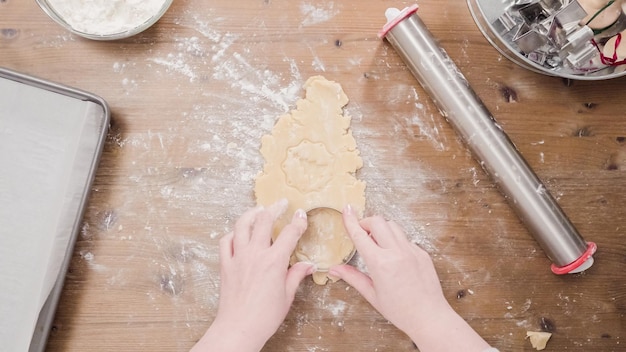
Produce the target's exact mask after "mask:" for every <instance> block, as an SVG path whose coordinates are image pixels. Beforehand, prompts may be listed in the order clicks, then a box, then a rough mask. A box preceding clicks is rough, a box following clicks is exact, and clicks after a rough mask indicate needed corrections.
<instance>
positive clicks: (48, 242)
mask: <svg viewBox="0 0 626 352" xmlns="http://www.w3.org/2000/svg"><path fill="white" fill-rule="evenodd" d="M109 122H110V110H109V107H108V105H107V103H106V102H105V101H104V100H103V99H102V98H100V97H98V96H96V95H93V94H91V93H88V92H85V91H82V90H79V89H75V88H70V87H67V86H64V85H61V84H57V83H53V82H49V81H46V80H43V79H40V78H36V77H32V76H29V75H26V74H23V73H19V72H15V71H13V70H9V69H5V68H0V298H1V299H0V327H2V329H0V346H3V347H2V348H6V349H5V350H6V351H15V352H21V351H24V352H25V351H29V352H42V351H44V350H45V347H46V343H47V338H48V334H49V332H50V328H51V326H52V322H53V319H54V315H55V312H56V307H57V303H58V302H59V298H60V296H61V291H62V288H63V283H64V281H65V274H66V271H67V269H68V266H69V263H70V259H71V257H72V252H73V249H74V244H75V242H76V238H77V236H78V233H79V232H80V227H81V222H82V217H83V213H84V210H85V208H86V203H87V198H88V196H89V191H90V189H91V186H92V183H93V179H94V175H95V171H96V168H97V165H98V163H99V160H100V156H101V154H102V150H103V146H104V142H105V138H106V134H107V131H108V128H109Z"/></svg>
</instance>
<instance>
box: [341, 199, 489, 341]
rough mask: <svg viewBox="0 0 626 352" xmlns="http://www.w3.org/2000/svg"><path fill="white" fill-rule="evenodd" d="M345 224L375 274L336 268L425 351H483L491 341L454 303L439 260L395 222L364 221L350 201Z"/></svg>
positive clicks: (345, 213)
mask: <svg viewBox="0 0 626 352" xmlns="http://www.w3.org/2000/svg"><path fill="white" fill-rule="evenodd" d="M344 224H345V226H346V230H347V231H348V233H349V234H350V237H351V238H352V241H353V242H354V245H355V247H356V248H357V250H358V251H359V254H360V255H361V257H362V258H363V260H364V262H365V265H366V266H367V269H368V272H369V276H368V275H366V274H364V273H362V272H360V271H359V270H357V269H356V268H355V267H353V266H350V265H338V266H335V267H333V268H331V269H330V272H329V273H330V274H331V275H333V276H337V277H339V278H341V279H343V280H344V281H346V282H347V283H348V284H350V285H351V286H352V287H354V288H355V289H356V290H357V291H359V292H360V293H361V295H363V297H364V298H365V299H366V300H367V301H368V302H370V304H371V305H372V306H373V307H374V308H375V309H376V310H378V311H379V312H380V313H381V314H382V315H383V316H384V317H385V318H386V319H388V320H389V321H390V322H391V323H392V324H394V325H395V326H396V327H398V328H399V329H400V330H402V331H404V332H405V333H406V334H407V335H409V336H410V337H411V339H412V340H413V342H415V344H416V345H417V346H418V348H419V349H420V351H423V352H431V351H483V350H485V349H487V348H489V345H488V344H487V343H486V342H485V341H484V340H483V339H482V338H481V337H480V336H479V335H478V334H477V333H476V332H475V331H474V330H473V329H472V328H471V327H470V326H469V325H467V323H465V321H464V320H463V319H462V318H461V317H460V316H459V315H458V314H456V312H454V310H453V309H452V308H451V307H450V305H449V304H448V302H447V301H446V299H445V297H444V295H443V291H442V289H441V284H440V282H439V277H438V276H437V272H436V271H435V267H434V265H433V262H432V260H431V258H430V256H429V255H428V253H426V252H425V251H424V250H422V249H421V248H420V247H418V246H417V245H415V244H413V243H411V242H410V241H409V240H408V238H407V236H406V234H405V233H404V231H403V230H402V229H401V228H400V227H399V226H398V225H397V224H396V223H395V222H393V221H386V220H384V219H383V218H381V217H378V216H375V217H370V218H365V219H363V220H361V221H359V220H358V219H357V217H356V216H355V215H354V214H353V212H352V209H351V208H350V206H347V207H346V208H345V209H344Z"/></svg>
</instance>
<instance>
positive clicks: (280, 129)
mask: <svg viewBox="0 0 626 352" xmlns="http://www.w3.org/2000/svg"><path fill="white" fill-rule="evenodd" d="M304 88H305V90H306V97H305V99H300V100H298V102H297V103H296V109H295V110H292V111H291V112H290V113H288V114H285V115H283V116H281V117H280V118H279V119H278V121H277V122H276V125H275V126H274V128H273V130H272V132H271V134H268V135H265V136H263V138H262V140H261V154H262V155H263V158H264V160H265V165H264V167H263V171H262V172H261V173H260V174H259V175H258V176H257V178H256V185H255V189H254V192H255V196H256V200H257V203H258V204H259V205H263V206H268V205H271V204H273V203H275V202H276V201H278V200H280V199H282V198H287V199H288V200H289V206H288V209H287V211H286V212H285V214H284V215H283V216H282V217H281V218H280V219H278V221H277V224H276V227H275V232H274V235H273V237H274V239H275V238H276V237H277V236H278V235H279V234H280V231H281V230H282V228H283V227H284V226H285V225H286V224H288V223H289V222H290V221H291V218H292V216H293V214H294V212H295V211H296V210H297V209H305V210H311V209H314V208H319V207H326V208H333V209H343V208H344V206H345V205H346V204H350V205H351V206H352V207H353V208H354V210H355V212H357V214H358V215H359V216H361V215H362V214H363V209H364V207H365V182H363V181H360V180H358V179H357V178H356V177H355V173H356V171H357V170H358V169H360V168H361V167H362V166H363V161H362V160H361V157H360V156H359V150H358V149H357V146H356V141H355V140H354V137H353V136H352V132H351V130H350V120H351V118H350V116H348V115H345V114H343V107H344V106H345V105H346V104H347V103H348V97H347V96H346V94H345V93H344V92H343V89H342V88H341V85H339V84H338V83H336V82H333V81H329V80H327V79H326V78H324V77H322V76H314V77H311V78H309V79H308V80H307V81H306V83H305V84H304ZM315 217H316V216H311V217H310V219H309V221H310V222H311V221H312V219H313V218H315ZM347 243H348V245H346V237H345V235H335V236H328V237H323V236H303V238H302V239H301V240H300V243H299V244H298V247H297V248H296V251H295V252H294V253H293V255H292V257H291V263H292V264H293V263H295V262H297V261H299V260H306V261H314V260H317V259H321V258H322V257H319V256H317V254H321V253H326V254H332V257H331V258H328V257H326V256H324V258H323V259H324V262H319V263H316V264H317V265H318V267H320V268H322V267H323V266H326V268H322V269H328V267H330V266H332V265H335V264H340V263H342V261H343V259H344V258H345V257H346V256H349V255H350V253H351V252H352V251H353V250H354V245H353V244H352V242H351V241H349V239H348V242H347ZM308 249H311V250H313V251H314V252H315V253H317V254H315V253H305V252H306V250H308ZM329 279H331V280H332V281H335V280H336V279H335V278H332V277H328V275H327V274H326V273H325V272H317V273H315V274H314V275H313V280H314V281H315V282H316V283H317V284H320V285H324V284H326V283H327V282H328V280H329Z"/></svg>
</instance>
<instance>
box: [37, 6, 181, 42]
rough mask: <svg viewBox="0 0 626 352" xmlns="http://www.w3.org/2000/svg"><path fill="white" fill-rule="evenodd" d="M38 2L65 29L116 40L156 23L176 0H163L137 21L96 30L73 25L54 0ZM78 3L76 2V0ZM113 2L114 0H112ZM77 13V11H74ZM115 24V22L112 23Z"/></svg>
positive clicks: (80, 34)
mask: <svg viewBox="0 0 626 352" xmlns="http://www.w3.org/2000/svg"><path fill="white" fill-rule="evenodd" d="M36 1H37V4H38V5H39V7H41V9H42V10H43V11H44V12H45V13H46V14H47V15H48V16H49V17H50V18H52V19H53V20H54V21H55V22H57V23H58V24H60V25H61V26H63V27H64V28H65V29H67V30H69V31H70V32H72V33H75V34H77V35H79V36H81V37H84V38H88V39H93V40H116V39H124V38H128V37H131V36H133V35H136V34H138V33H141V32H143V31H145V30H146V29H148V28H150V27H151V26H152V25H153V24H155V23H156V22H157V21H158V20H159V19H160V18H161V17H162V16H163V15H164V14H165V12H167V10H168V9H169V7H170V5H171V4H172V2H173V1H174V0H163V1H162V3H163V5H161V6H160V7H159V8H158V10H155V11H153V12H150V13H148V14H145V15H146V16H142V17H140V18H139V19H137V21H136V22H137V23H126V24H123V25H120V26H119V28H115V27H110V28H108V29H107V30H106V31H99V30H98V29H97V28H94V30H90V29H88V28H87V29H86V28H78V27H80V26H77V25H72V20H71V19H67V18H66V17H64V16H63V15H62V12H63V11H59V10H57V9H55V7H54V5H53V4H54V1H51V0H36ZM74 3H76V2H74ZM111 3H113V1H111ZM72 12H74V13H75V11H72ZM115 19H116V18H114V17H113V18H111V22H113V21H114V20H115ZM111 24H113V23H111Z"/></svg>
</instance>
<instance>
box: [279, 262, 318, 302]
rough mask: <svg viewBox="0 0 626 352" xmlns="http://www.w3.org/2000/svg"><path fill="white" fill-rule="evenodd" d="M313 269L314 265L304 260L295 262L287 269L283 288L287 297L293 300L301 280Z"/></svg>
mask: <svg viewBox="0 0 626 352" xmlns="http://www.w3.org/2000/svg"><path fill="white" fill-rule="evenodd" d="M314 271H315V265H314V264H311V263H306V262H297V263H295V264H294V265H292V266H291V268H289V271H287V282H286V283H285V290H286V291H287V295H288V297H289V299H291V300H293V298H294V297H295V296H296V290H297V289H298V286H300V283H301V282H302V280H304V278H305V277H307V275H311V274H312V273H313V272H314Z"/></svg>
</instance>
